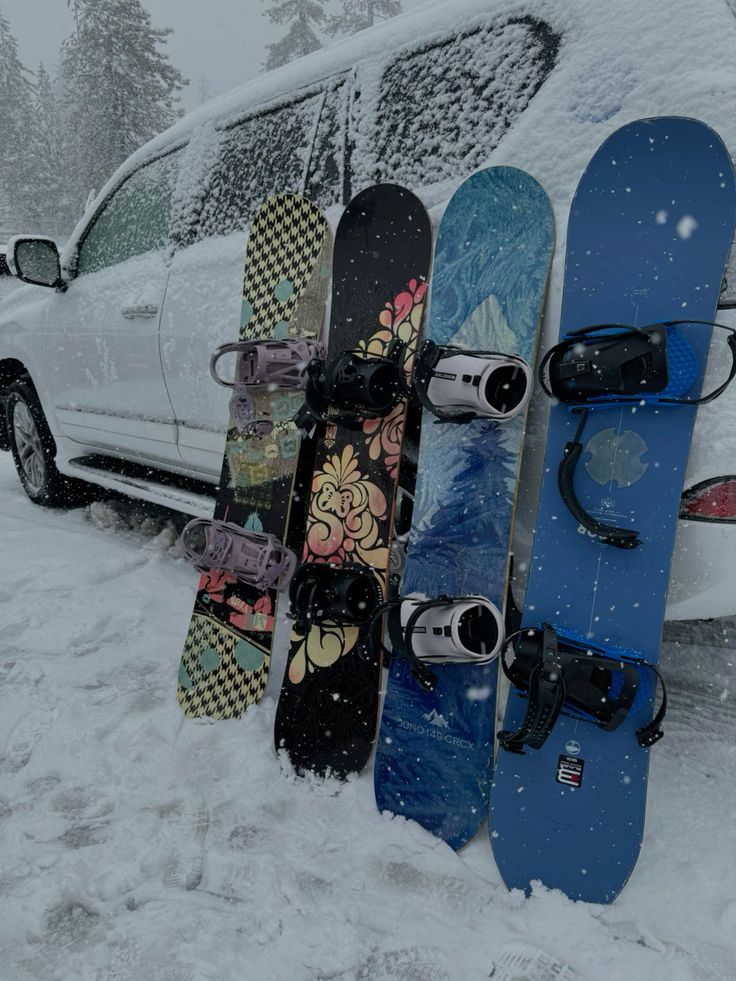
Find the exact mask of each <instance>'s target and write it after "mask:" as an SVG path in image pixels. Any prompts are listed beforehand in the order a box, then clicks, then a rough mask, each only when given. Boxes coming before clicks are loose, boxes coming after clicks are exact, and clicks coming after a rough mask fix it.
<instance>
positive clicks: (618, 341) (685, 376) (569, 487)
mask: <svg viewBox="0 0 736 981" xmlns="http://www.w3.org/2000/svg"><path fill="white" fill-rule="evenodd" d="M689 325H700V326H705V327H718V328H720V329H721V330H725V331H727V332H728V335H729V336H728V346H729V349H730V352H731V366H730V370H729V373H728V376H727V378H726V379H725V380H724V381H723V382H722V383H721V384H720V385H718V386H717V387H716V388H715V389H713V391H711V392H709V393H708V394H707V395H702V396H700V397H699V398H688V397H687V392H688V391H689V390H690V389H691V388H692V387H693V385H694V384H695V382H696V380H697V378H698V377H699V375H700V369H699V365H698V359H697V356H696V354H695V351H694V349H693V347H692V345H691V344H690V343H689V342H688V340H687V338H686V337H685V336H684V335H683V334H682V332H681V331H678V330H676V328H677V327H679V326H689ZM735 375H736V330H734V328H732V327H727V326H726V325H725V324H718V323H712V322H711V321H706V320H666V321H662V322H660V323H654V324H648V325H646V326H644V327H632V326H628V325H626V324H597V325H595V326H592V327H582V328H580V329H579V330H573V331H569V332H568V334H567V335H566V336H565V337H564V338H563V340H561V341H560V343H559V344H556V345H555V346H554V347H552V348H550V350H549V351H548V352H547V353H546V355H545V356H544V358H543V359H542V362H541V364H540V366H539V382H540V385H541V386H542V388H543V389H544V391H545V392H546V393H547V395H549V396H550V398H554V399H557V400H558V401H560V402H562V403H564V404H565V405H567V406H569V407H570V409H571V410H572V411H573V412H575V413H579V415H580V423H579V425H578V428H577V432H576V433H575V436H574V437H573V439H572V440H570V441H569V442H568V443H567V444H566V446H565V449H564V455H563V458H562V460H561V462H560V465H559V469H558V474H557V484H558V487H559V490H560V495H561V497H562V500H563V501H564V503H565V505H566V506H567V508H568V510H569V511H570V513H571V514H572V515H573V517H574V518H575V520H576V521H577V522H578V523H579V524H580V525H581V526H582V527H583V528H585V529H586V530H587V531H589V532H590V533H591V534H592V535H593V536H594V537H595V538H597V539H599V540H600V541H601V542H603V543H605V544H606V545H613V546H614V547H616V548H635V547H636V546H637V545H639V544H641V542H640V539H639V533H638V532H637V531H636V530H635V529H634V528H620V527H617V526H615V525H610V524H607V523H606V522H604V521H599V520H597V519H596V518H594V517H593V516H592V515H591V514H589V513H588V512H587V511H586V510H585V508H584V507H583V505H582V504H581V502H580V501H579V499H578V497H577V495H576V493H575V486H574V478H575V468H576V467H577V464H578V461H579V459H580V457H581V455H582V453H583V442H582V435H583V430H584V429H585V425H586V423H587V420H588V414H589V412H591V411H594V410H595V409H599V408H610V407H611V406H615V405H636V406H646V405H662V406H667V405H695V406H697V405H704V404H705V403H707V402H712V401H713V400H714V399H716V398H718V396H719V395H721V394H722V393H723V392H724V391H725V389H726V388H727V387H728V386H729V385H730V383H731V381H732V380H733V378H734V376H735Z"/></svg>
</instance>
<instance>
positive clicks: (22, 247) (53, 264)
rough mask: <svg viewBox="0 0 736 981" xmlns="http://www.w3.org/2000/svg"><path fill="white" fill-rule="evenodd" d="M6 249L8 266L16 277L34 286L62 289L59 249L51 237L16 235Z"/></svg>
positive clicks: (63, 285)
mask: <svg viewBox="0 0 736 981" xmlns="http://www.w3.org/2000/svg"><path fill="white" fill-rule="evenodd" d="M7 249H8V252H7V254H8V260H9V265H10V268H11V270H12V272H13V274H14V275H15V276H17V277H18V279H21V280H23V282H24V283H32V284H33V285H34V286H49V287H51V288H52V289H64V287H65V285H66V284H65V283H64V280H63V278H62V275H61V262H60V261H59V250H58V249H57V247H56V243H55V242H54V241H53V240H52V239H50V238H42V237H32V236H30V235H16V236H15V237H14V238H12V239H11V240H10V241H9V242H8V246H7Z"/></svg>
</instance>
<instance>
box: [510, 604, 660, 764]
mask: <svg viewBox="0 0 736 981" xmlns="http://www.w3.org/2000/svg"><path fill="white" fill-rule="evenodd" d="M516 638H517V640H516V656H515V658H514V661H513V663H512V664H511V665H510V666H509V665H508V664H507V663H506V658H505V654H504V656H503V657H502V658H501V664H502V666H503V670H504V673H505V674H506V676H507V677H508V679H509V681H511V683H512V684H513V685H514V686H515V687H516V688H517V689H519V690H520V691H522V692H526V693H527V694H528V696H529V698H528V703H527V710H526V716H525V718H524V721H523V722H522V724H521V726H520V727H519V729H518V730H517V731H516V732H499V734H498V740H499V743H500V744H501V746H502V747H503V748H504V749H506V750H508V751H509V752H511V753H523V752H524V747H528V748H530V749H539V748H540V747H541V746H543V745H544V743H545V742H546V740H547V737H548V736H549V734H550V732H551V731H552V729H553V728H554V725H555V722H556V721H557V718H558V717H559V715H560V712H561V711H562V710H563V708H564V709H565V713H566V714H569V715H573V716H575V717H576V718H580V719H583V720H587V721H589V722H593V723H595V724H596V725H597V726H598V727H599V728H601V729H603V730H604V731H605V732H613V731H614V730H615V729H618V727H619V726H620V725H621V723H622V722H623V721H624V719H625V718H626V717H627V716H628V714H629V712H630V711H631V709H632V707H633V706H634V703H635V700H636V696H637V693H638V691H639V690H640V688H641V686H642V681H643V676H644V671H645V669H646V670H649V671H651V672H652V673H653V674H654V675H655V676H656V678H657V679H658V680H659V683H660V685H661V688H662V701H661V703H660V706H659V709H658V711H657V714H656V715H655V716H654V718H653V719H652V720H651V722H649V723H647V725H644V726H641V728H639V729H637V730H636V738H637V741H638V743H639V745H640V746H641V747H642V748H643V749H646V748H648V747H649V746H653V745H654V743H656V742H657V741H658V740H659V739H661V738H662V736H663V733H662V729H661V724H662V720H663V719H664V717H665V713H666V711H667V688H666V685H665V682H664V678H663V677H662V675H661V674H660V672H659V671H658V670H657V668H656V667H655V666H654V665H653V664H650V663H649V662H648V661H645V660H643V659H642V658H640V657H636V656H634V654H633V652H632V651H619V650H614V649H608V650H606V649H605V648H602V647H594V646H591V645H589V644H586V643H585V642H584V641H581V640H578V639H576V638H572V637H565V636H562V635H561V634H558V633H557V632H556V631H555V630H554V629H553V628H552V626H550V624H548V623H545V624H543V626H542V628H541V629H537V628H534V629H531V630H520V631H519V632H518V633H517V634H516ZM512 639H513V638H509V641H510V640H512ZM655 684H656V682H655Z"/></svg>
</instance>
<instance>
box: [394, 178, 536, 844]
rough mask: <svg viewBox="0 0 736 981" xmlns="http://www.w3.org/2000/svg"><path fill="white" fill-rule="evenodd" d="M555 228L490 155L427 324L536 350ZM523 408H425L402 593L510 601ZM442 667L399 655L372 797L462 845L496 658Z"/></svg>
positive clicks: (452, 237)
mask: <svg viewBox="0 0 736 981" xmlns="http://www.w3.org/2000/svg"><path fill="white" fill-rule="evenodd" d="M553 234H554V232H553V217H552V210H551V207H550V204H549V201H548V199H547V196H546V195H545V193H544V191H543V190H542V188H541V187H540V186H539V184H538V183H537V182H536V181H535V180H534V179H533V178H532V177H530V176H529V175H528V174H525V173H524V172H523V171H521V170H516V169H514V168H512V167H492V168H490V169H488V170H484V171H481V172H480V173H477V174H474V175H473V176H472V177H470V178H469V179H468V180H466V181H465V182H464V183H463V184H462V185H461V186H460V188H459V189H458V190H457V191H456V192H455V194H454V195H453V197H452V199H451V200H450V203H449V204H448V206H447V209H446V211H445V213H444V215H443V218H442V222H441V224H440V229H439V234H438V237H437V244H436V248H435V259H434V267H433V274H432V287H431V289H432V303H431V322H430V325H429V329H428V331H427V336H428V337H429V338H431V339H432V340H433V341H435V342H436V343H437V344H453V345H457V346H460V347H464V348H470V349H472V348H475V349H481V350H491V351H500V352H503V353H508V354H518V355H520V356H521V357H522V358H524V359H525V360H526V361H527V362H532V361H533V358H534V354H535V350H536V346H537V327H538V324H539V319H540V311H541V306H542V301H543V298H544V292H545V287H546V283H547V276H548V271H549V264H550V259H551V255H552V245H553ZM525 416H526V413H523V414H522V415H519V416H517V417H516V418H515V419H513V420H511V421H510V422H507V423H505V424H503V425H499V424H498V423H496V422H492V421H490V420H485V419H478V420H474V421H472V422H469V423H466V424H458V425H453V424H444V425H435V417H434V416H432V415H430V413H428V412H426V411H425V412H424V418H423V420H422V434H421V442H420V452H419V461H418V467H417V485H416V495H415V504H414V513H413V523H412V530H411V538H410V544H409V553H408V559H407V564H406V569H405V574H404V580H403V584H402V593H403V594H405V595H406V594H411V593H421V594H424V595H426V596H428V597H434V596H438V595H440V594H443V593H444V594H448V595H452V596H457V595H463V594H466V595H468V594H469V595H473V594H476V595H477V594H481V595H483V596H486V597H487V598H488V599H490V600H491V602H492V603H494V604H495V605H496V606H497V607H498V608H499V609H500V610H502V609H503V606H504V600H505V592H506V576H507V566H508V550H509V542H510V536H511V528H512V518H513V503H514V493H515V486H516V476H517V470H518V464H519V452H520V448H521V441H522V436H523V432H524V421H525ZM433 671H434V673H435V675H436V676H437V685H436V687H435V689H434V691H432V692H426V691H424V690H423V689H421V688H420V687H419V686H418V684H417V682H416V681H415V679H414V678H413V677H412V675H411V673H410V670H409V668H408V667H407V664H406V661H404V660H400V659H398V658H395V659H394V660H393V663H392V664H391V670H390V676H389V681H388V690H387V692H386V698H385V702H384V706H383V716H382V719H381V728H380V732H379V737H378V742H377V749H376V763H375V791H376V802H377V804H378V807H379V809H380V810H387V811H393V812H394V813H396V814H403V815H404V816H405V817H408V818H412V819H413V820H415V821H418V822H419V823H420V824H422V825H423V826H424V827H425V828H428V829H429V830H430V831H432V832H433V833H434V834H436V835H438V836H439V837H441V838H444V840H445V841H447V842H448V843H449V844H450V845H451V846H452V847H453V848H456V849H457V848H461V847H462V846H463V845H465V844H467V842H468V841H470V840H471V839H472V838H473V837H474V836H475V834H476V833H477V832H478V829H479V828H480V826H481V824H482V823H483V821H484V819H485V815H486V811H487V805H488V787H489V782H490V772H491V763H492V755H493V729H494V715H495V709H496V682H497V677H498V663H497V662H496V661H494V662H492V663H491V664H488V665H471V664H442V665H436V666H435V665H433Z"/></svg>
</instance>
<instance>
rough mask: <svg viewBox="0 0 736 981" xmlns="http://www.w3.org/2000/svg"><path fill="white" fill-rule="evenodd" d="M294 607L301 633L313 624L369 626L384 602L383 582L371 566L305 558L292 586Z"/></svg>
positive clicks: (305, 631) (292, 604) (292, 618)
mask: <svg viewBox="0 0 736 981" xmlns="http://www.w3.org/2000/svg"><path fill="white" fill-rule="evenodd" d="M289 602H290V609H289V612H288V614H287V616H288V617H289V618H290V619H291V620H294V621H295V625H296V628H297V630H298V631H299V633H301V634H306V633H307V631H308V630H309V628H310V627H311V626H312V624H319V623H325V622H328V621H329V622H330V623H339V624H349V625H351V626H357V627H363V626H369V625H370V623H371V619H372V614H373V611H374V610H375V609H376V607H377V606H380V604H381V603H382V602H383V592H382V590H381V586H380V584H379V582H378V579H376V577H375V575H374V574H373V572H372V571H371V569H369V568H367V567H366V566H364V565H359V564H358V563H354V562H348V563H346V564H345V565H342V566H336V565H329V564H328V563H325V562H304V563H303V564H302V565H300V566H299V568H298V569H297V570H296V572H295V573H294V576H293V578H292V580H291V584H290V586H289Z"/></svg>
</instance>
